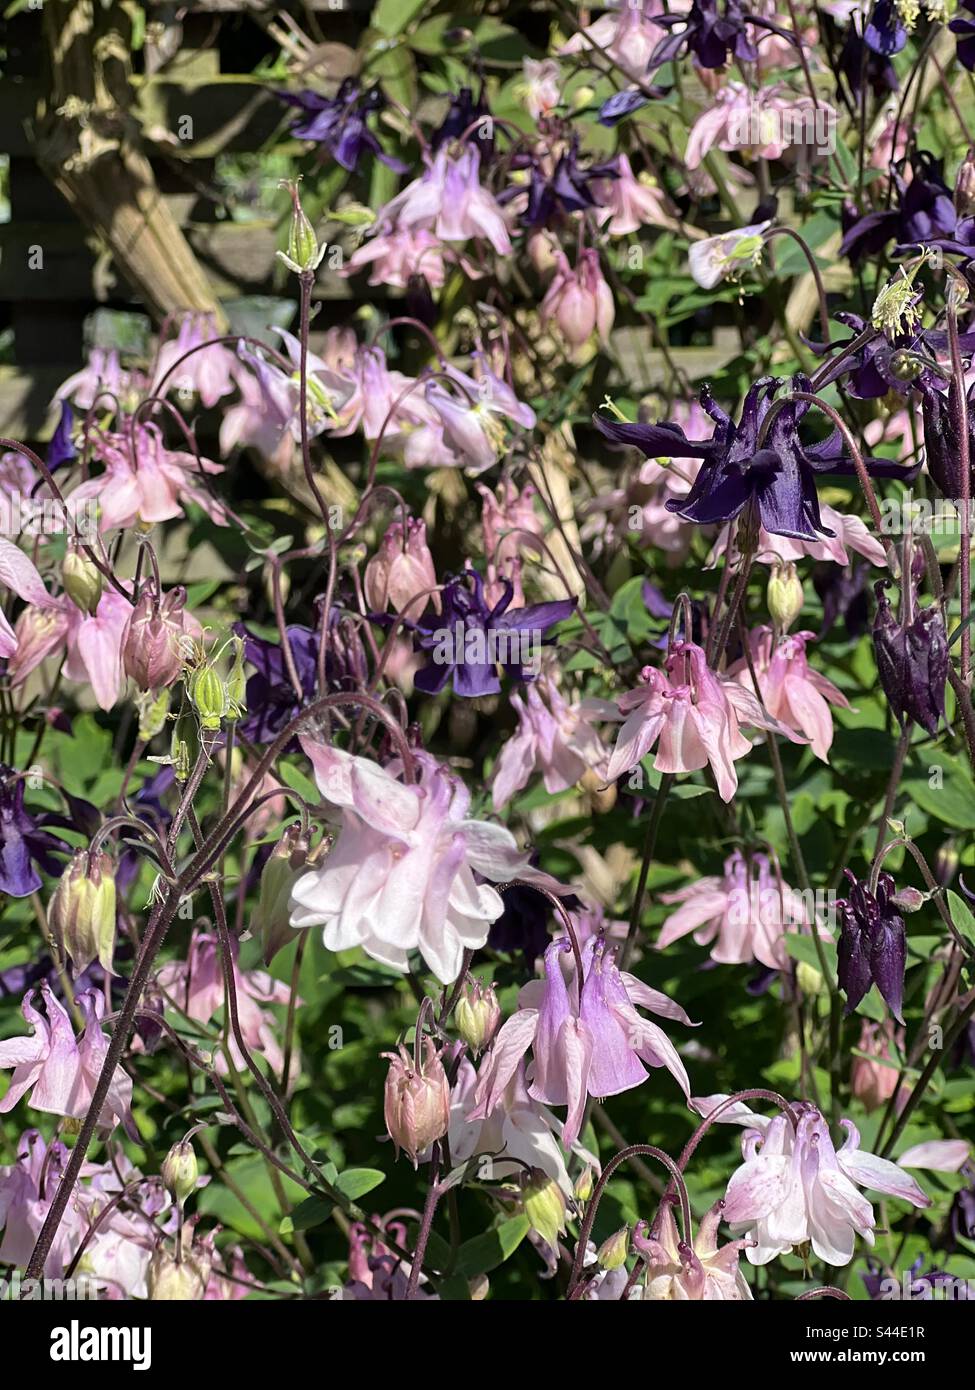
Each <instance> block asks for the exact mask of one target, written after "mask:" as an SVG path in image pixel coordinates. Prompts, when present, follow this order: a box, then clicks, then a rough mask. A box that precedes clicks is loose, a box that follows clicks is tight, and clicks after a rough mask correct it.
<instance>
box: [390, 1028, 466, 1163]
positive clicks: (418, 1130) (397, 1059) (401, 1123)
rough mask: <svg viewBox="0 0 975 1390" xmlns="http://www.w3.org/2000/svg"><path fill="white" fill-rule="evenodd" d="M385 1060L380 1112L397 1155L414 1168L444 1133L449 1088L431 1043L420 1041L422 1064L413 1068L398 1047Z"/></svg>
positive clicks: (448, 1118)
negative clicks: (402, 1154) (407, 1158)
mask: <svg viewBox="0 0 975 1390" xmlns="http://www.w3.org/2000/svg"><path fill="white" fill-rule="evenodd" d="M382 1055H383V1056H384V1057H386V1058H388V1059H389V1063H390V1067H389V1074H388V1075H387V1077H386V1094H385V1104H384V1112H385V1118H386V1130H387V1132H388V1134H389V1137H390V1139H392V1141H393V1143H394V1144H395V1145H396V1151H397V1153H399V1150H400V1149H403V1150H404V1151H405V1152H406V1153H408V1154H409V1156H410V1158H412V1160H413V1166H414V1167H416V1164H417V1160H418V1157H419V1155H420V1154H421V1153H423V1151H424V1150H425V1149H428V1148H429V1147H430V1145H431V1144H432V1143H434V1142H435V1141H436V1140H437V1139H442V1138H443V1136H444V1135H445V1134H446V1133H447V1125H448V1123H449V1121H450V1086H449V1085H448V1082H447V1073H446V1072H445V1071H444V1068H443V1063H442V1062H441V1060H440V1056H439V1054H438V1052H437V1049H436V1047H435V1046H434V1042H433V1039H432V1038H430V1037H425V1038H424V1039H423V1060H422V1062H421V1063H420V1064H419V1065H416V1063H415V1061H414V1059H413V1058H412V1057H411V1056H410V1054H409V1053H408V1052H407V1050H406V1048H405V1047H404V1046H403V1044H402V1043H400V1045H399V1050H398V1051H397V1052H384V1053H383V1054H382Z"/></svg>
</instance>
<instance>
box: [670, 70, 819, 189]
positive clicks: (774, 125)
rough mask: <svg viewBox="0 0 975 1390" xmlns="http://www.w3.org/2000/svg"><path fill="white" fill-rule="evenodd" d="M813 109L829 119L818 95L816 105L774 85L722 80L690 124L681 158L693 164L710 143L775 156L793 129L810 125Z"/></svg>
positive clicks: (689, 165) (760, 156)
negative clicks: (750, 85)
mask: <svg viewBox="0 0 975 1390" xmlns="http://www.w3.org/2000/svg"><path fill="white" fill-rule="evenodd" d="M793 52H794V50H793ZM817 111H818V119H819V120H820V122H830V121H832V122H833V123H834V124H835V121H836V112H835V111H834V110H833V109H832V107H830V106H827V105H826V104H825V103H824V102H823V101H819V103H818V106H817V104H816V103H814V102H813V99H812V97H810V96H794V95H792V94H791V93H788V92H787V89H785V88H783V87H781V86H778V85H776V86H772V87H761V88H759V90H758V91H753V90H752V89H750V88H748V87H746V86H745V85H744V83H742V82H728V83H727V84H726V85H725V86H724V87H722V88H721V90H720V91H719V92H717V93H716V95H715V99H714V105H713V106H712V107H711V109H710V110H709V111H705V112H703V113H702V115H700V116H699V117H698V118H697V120H696V121H695V123H694V125H693V126H692V127H691V132H690V135H689V136H688V140H687V151H686V153H685V155H684V162H685V164H686V165H687V168H688V169H696V168H697V167H698V165H699V164H701V163H703V161H704V157H705V155H707V153H708V151H709V150H713V149H719V150H726V151H731V150H734V151H735V152H736V153H738V154H741V155H742V156H743V157H744V158H745V159H780V158H781V157H782V155H783V154H784V153H785V152H786V150H788V149H789V148H790V147H791V146H792V143H793V131H796V130H798V131H802V130H805V129H806V128H807V127H811V126H812V124H813V121H814V120H815V119H816V118H817Z"/></svg>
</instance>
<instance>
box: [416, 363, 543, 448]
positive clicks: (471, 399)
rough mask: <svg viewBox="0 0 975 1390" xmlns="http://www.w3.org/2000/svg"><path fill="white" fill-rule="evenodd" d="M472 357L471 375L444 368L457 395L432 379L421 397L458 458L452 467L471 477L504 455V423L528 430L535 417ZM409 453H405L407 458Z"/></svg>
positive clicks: (513, 394) (532, 411)
mask: <svg viewBox="0 0 975 1390" xmlns="http://www.w3.org/2000/svg"><path fill="white" fill-rule="evenodd" d="M473 356H474V370H475V373H476V375H474V376H470V375H468V374H467V373H466V372H462V371H460V370H459V369H458V368H457V367H448V368H447V369H446V371H447V375H448V376H449V377H450V379H451V380H452V381H454V382H456V383H457V385H458V387H459V388H460V390H459V392H456V393H455V392H450V391H447V390H445V389H444V387H443V386H442V385H441V384H440V382H433V381H432V382H430V383H429V384H428V386H427V387H426V390H425V392H424V395H425V397H426V402H427V405H428V406H429V407H430V408H431V409H432V410H433V411H434V413H435V414H436V416H437V418H438V419H439V422H440V426H441V431H442V438H443V442H444V444H445V445H446V446H447V447H448V448H450V449H453V450H454V451H455V453H456V455H457V457H456V466H458V467H463V468H466V469H467V470H468V471H469V472H470V473H473V474H475V475H476V474H478V473H483V472H484V471H485V470H486V469H488V468H491V467H493V465H494V464H496V463H497V461H498V459H499V458H500V457H501V455H502V454H503V453H504V449H505V442H506V428H505V425H504V423H503V422H504V420H510V421H512V422H513V423H514V424H516V425H520V426H521V427H522V429H526V430H530V429H533V428H534V425H535V418H536V417H535V412H534V410H532V408H531V406H530V405H526V404H525V403H524V402H523V401H519V399H518V397H517V396H516V395H515V393H514V391H513V390H512V389H511V387H510V386H509V385H508V383H507V382H506V381H504V380H503V379H502V378H501V377H499V376H498V375H497V374H496V373H495V372H494V371H493V370H492V369H491V366H490V364H489V363H488V361H487V359H486V357H485V356H484V354H483V353H480V352H475V353H474V355H473ZM409 453H410V451H409V450H407V460H409Z"/></svg>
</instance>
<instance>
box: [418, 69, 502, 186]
mask: <svg viewBox="0 0 975 1390" xmlns="http://www.w3.org/2000/svg"><path fill="white" fill-rule="evenodd" d="M461 139H464V140H476V141H477V148H478V149H479V150H480V151H481V164H482V166H483V165H485V164H487V162H488V160H489V159H490V157H491V155H492V154H493V153H494V128H493V122H492V120H491V108H490V107H489V106H488V104H487V102H486V101H485V99H484V84H483V83H482V84H481V90H480V91H479V92H478V94H477V97H476V98H475V96H474V92H473V90H472V89H471V88H470V87H461V89H460V91H459V92H458V93H457V95H456V96H451V98H450V106H449V107H448V109H447V114H446V116H445V117H444V118H443V120H442V121H441V123H440V125H439V126H438V128H437V129H436V130H435V131H434V132H433V135H432V136H431V139H430V143H431V145H432V146H433V148H434V149H435V150H439V148H440V146H441V145H445V144H446V143H447V142H448V141H449V140H461Z"/></svg>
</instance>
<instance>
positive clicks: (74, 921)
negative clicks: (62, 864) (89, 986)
mask: <svg viewBox="0 0 975 1390" xmlns="http://www.w3.org/2000/svg"><path fill="white" fill-rule="evenodd" d="M48 923H49V925H50V928H51V930H52V932H53V933H54V936H55V939H56V940H57V941H58V943H59V944H60V945H61V946H62V948H63V949H64V950H65V951H66V952H67V954H68V955H69V956H70V958H71V962H72V964H73V966H74V970H75V974H76V975H80V974H81V972H82V971H83V970H84V969H85V968H86V967H87V966H89V965H90V964H91V962H92V961H93V960H94V959H95V958H96V956H97V958H98V960H99V962H100V964H101V966H102V968H103V969H104V970H105V971H106V973H107V974H109V975H110V974H112V954H113V952H114V950H115V865H114V862H113V860H112V857H111V855H108V854H95V855H94V856H92V855H90V854H89V852H88V851H87V850H78V852H77V853H76V854H75V856H74V858H73V859H72V860H71V863H70V864H69V865H68V867H67V869H66V870H65V872H64V873H63V874H62V875H61V878H60V879H59V881H58V886H57V888H56V889H55V890H54V896H53V898H52V899H51V905H50V908H49V910H48Z"/></svg>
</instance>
